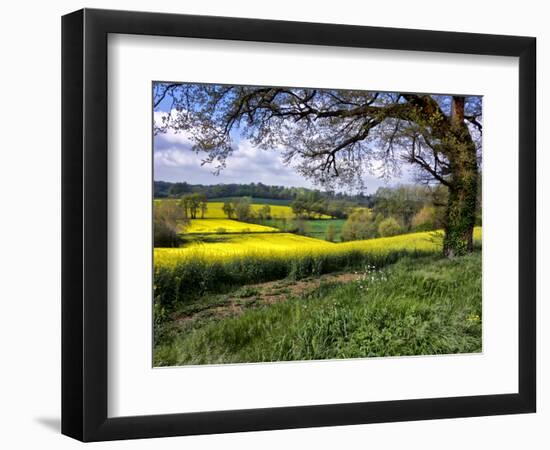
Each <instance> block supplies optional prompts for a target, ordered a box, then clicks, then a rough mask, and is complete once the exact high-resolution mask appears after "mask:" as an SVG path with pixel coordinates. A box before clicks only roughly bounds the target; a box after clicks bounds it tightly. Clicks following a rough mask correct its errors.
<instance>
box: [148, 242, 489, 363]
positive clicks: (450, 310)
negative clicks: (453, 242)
mask: <svg viewBox="0 0 550 450" xmlns="http://www.w3.org/2000/svg"><path fill="white" fill-rule="evenodd" d="M260 287H261V286H257V287H255V288H253V289H248V291H247V290H243V289H241V290H240V291H234V292H228V293H225V294H222V295H207V296H206V297H205V298H203V300H202V301H201V305H202V307H201V306H197V307H196V308H195V310H194V314H190V312H191V311H192V310H191V309H188V310H187V311H182V312H180V315H178V314H177V313H176V314H175V315H174V316H173V317H174V318H176V319H175V320H173V321H171V322H169V323H167V324H166V325H165V326H163V327H160V328H159V330H158V341H157V345H156V348H155V352H154V363H155V365H156V366H165V365H183V364H220V363H242V362H260V361H291V360H319V359H330V358H358V357H360V358H363V357H372V356H402V355H435V354H452V353H473V352H480V351H481V321H482V314H481V311H482V310H481V253H480V252H476V253H475V254H473V255H469V256H465V257H460V258H455V259H453V260H448V259H441V258H439V257H437V256H431V257H424V258H419V259H410V258H403V259H401V260H400V261H398V262H397V263H395V264H393V265H389V266H387V267H386V268H383V269H376V268H369V269H367V270H364V271H363V272H362V273H361V274H360V276H359V277H358V278H357V279H356V280H355V281H351V282H346V283H339V282H337V283H321V284H313V283H312V287H311V289H310V290H307V289H305V290H304V291H303V292H301V293H295V294H292V292H291V291H290V293H289V295H288V297H287V299H286V300H285V301H281V302H277V303H274V304H270V303H269V300H265V299H264V298H265V295H264V297H262V296H260V290H259V289H258V288H260ZM277 289H279V290H283V289H287V290H289V289H292V282H291V281H290V282H286V283H281V284H280V287H277ZM201 308H202V310H201ZM178 317H180V319H179V320H178V319H177V318H178Z"/></svg>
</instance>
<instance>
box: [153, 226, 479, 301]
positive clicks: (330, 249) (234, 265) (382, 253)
mask: <svg viewBox="0 0 550 450" xmlns="http://www.w3.org/2000/svg"><path fill="white" fill-rule="evenodd" d="M480 232H481V231H480V230H479V229H478V230H477V231H476V236H477V238H478V239H479V238H480ZM229 239H230V240H228V241H226V242H221V243H211V244H208V243H207V244H202V245H196V246H191V247H189V248H182V249H155V268H154V301H155V307H156V308H157V309H158V310H159V311H165V312H169V311H171V310H173V309H174V308H175V307H176V306H177V305H180V304H184V303H188V302H191V301H193V300H195V299H197V298H199V297H201V296H203V295H207V294H210V293H216V292H223V291H225V290H227V289H229V288H231V287H234V286H240V285H244V284H250V283H258V282H264V281H271V280H277V279H282V278H286V277H290V278H293V279H300V278H305V277H309V276H318V275H321V274H324V273H330V272H335V271H341V270H345V269H352V268H359V267H364V266H365V265H374V266H376V267H384V266H386V265H388V264H392V263H394V262H396V261H397V260H398V259H399V258H401V257H403V256H413V257H418V256H426V255H433V254H437V253H439V252H441V246H442V234H441V233H430V232H425V233H412V234H408V235H401V236H394V237H391V238H380V239H371V240H368V241H356V242H346V243H342V244H333V243H329V242H325V241H320V240H317V239H311V238H305V237H302V236H295V235H289V234H284V233H281V234H273V235H269V234H267V235H261V236H253V235H249V236H248V237H247V236H241V237H235V238H229ZM254 239H256V241H254ZM250 240H252V241H250ZM258 240H261V241H258ZM247 242H248V244H247ZM249 242H255V243H256V244H254V245H250V244H249ZM258 242H261V243H263V245H261V246H258V245H257V243H258ZM270 242H271V243H272V245H271V246H270V245H269V243H270ZM478 242H479V241H478ZM287 244H288V245H287Z"/></svg>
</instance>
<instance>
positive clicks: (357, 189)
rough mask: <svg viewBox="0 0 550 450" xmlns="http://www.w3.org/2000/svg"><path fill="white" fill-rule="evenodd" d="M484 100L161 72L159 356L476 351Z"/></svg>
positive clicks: (167, 360)
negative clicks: (209, 79)
mask: <svg viewBox="0 0 550 450" xmlns="http://www.w3.org/2000/svg"><path fill="white" fill-rule="evenodd" d="M482 103H483V99H482V97H481V96H476V95H456V94H452V95H451V94H430V93H409V92H384V91H369V90H350V89H326V88H310V87H281V86H249V85H225V84H203V83H190V82H179V81H176V82H173V81H155V82H153V83H152V111H151V112H152V132H153V142H152V145H153V148H152V158H153V180H152V183H153V197H154V198H153V217H152V226H153V245H154V249H153V299H152V311H153V324H152V328H153V343H152V345H153V361H152V363H153V366H154V367H166V366H187V365H204V364H227V363H231V364H240V363H270V362H282V361H312V360H327V359H332V360H338V359H350V358H371V357H404V356H433V355H454V354H465V353H479V352H481V351H482V255H481V253H482V251H481V249H482V192H481V191H482V190H481V187H482V135H483V111H482Z"/></svg>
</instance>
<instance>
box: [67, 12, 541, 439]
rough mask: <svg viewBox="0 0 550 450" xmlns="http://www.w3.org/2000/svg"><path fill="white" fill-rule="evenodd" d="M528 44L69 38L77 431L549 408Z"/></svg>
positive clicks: (367, 31)
mask: <svg viewBox="0 0 550 450" xmlns="http://www.w3.org/2000/svg"><path fill="white" fill-rule="evenodd" d="M535 55H536V41H535V38H532V37H516V36H495V35H485V34H468V33H457V32H438V31H421V30H406V29H390V28H373V27H359V26H349V25H332V24H319V23H299V22H282V21H268V20H257V19H243V18H225V17H204V16H186V15H170V14H156V13H142V12H122V11H106V10H89V9H84V10H81V11H77V12H74V13H72V14H69V15H66V16H64V17H63V21H62V96H63V98H62V107H63V117H62V122H63V130H62V147H63V148H62V165H63V167H62V176H63V193H62V197H63V198H62V204H63V217H62V226H63V230H62V241H63V248H62V260H63V263H62V271H63V273H62V286H63V298H62V327H63V328H62V432H63V433H64V434H66V435H68V436H71V437H73V438H76V439H79V440H82V441H101V440H113V439H131V438H147V437H161V436H177V435H190V434H208V433H226V432H238V431H254V430H273V429H283V428H299V427H318V426H330V425H346V424H361V423H374V422H394V421H405V420H424V419H437V418H453V417H468V416H482V415H497V414H515V413H529V412H535V404H536V379H535V374H536V361H535V354H536V351H535V324H536V321H535V299H536V296H535V294H536V283H535V262H536V260H535V244H536V242H535V236H536V233H535V232H536V225H535V218H536V209H535V205H536V198H535V185H536V182H535V168H536V166H535V165H536V158H535V135H536V133H535V131H536V114H535V111H536V108H535V89H536V86H535Z"/></svg>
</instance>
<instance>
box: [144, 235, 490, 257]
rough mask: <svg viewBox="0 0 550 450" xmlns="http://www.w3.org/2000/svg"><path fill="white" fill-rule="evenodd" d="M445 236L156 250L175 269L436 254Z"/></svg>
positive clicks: (235, 242)
mask: <svg viewBox="0 0 550 450" xmlns="http://www.w3.org/2000/svg"><path fill="white" fill-rule="evenodd" d="M442 236H443V233H442V232H441V231H439V232H438V231H435V232H434V231H427V232H422V233H410V234H402V235H399V236H393V237H387V238H377V239H368V240H364V241H352V242H344V243H338V244H335V243H331V242H327V241H323V240H320V239H314V238H309V237H305V236H298V235H295V234H291V233H273V234H253V233H251V234H240V235H225V236H224V235H220V236H219V238H220V239H219V240H217V242H206V243H202V242H193V243H191V244H189V245H187V246H186V247H182V248H156V249H155V265H157V266H172V265H174V264H177V263H180V262H185V261H186V260H193V259H197V258H198V259H205V260H208V261H215V260H228V259H231V258H234V257H242V256H251V257H255V258H260V259H269V258H277V257H283V258H289V257H300V256H306V255H326V254H334V255H337V254H342V253H347V252H353V251H359V252H365V253H373V254H379V255H384V254H388V253H391V252H395V251H401V250H403V251H411V252H413V251H421V252H423V251H425V252H431V251H433V252H436V251H439V250H440V249H441V245H442ZM474 239H475V240H476V241H477V242H480V241H481V227H476V228H475V230H474Z"/></svg>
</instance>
